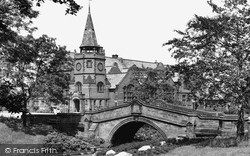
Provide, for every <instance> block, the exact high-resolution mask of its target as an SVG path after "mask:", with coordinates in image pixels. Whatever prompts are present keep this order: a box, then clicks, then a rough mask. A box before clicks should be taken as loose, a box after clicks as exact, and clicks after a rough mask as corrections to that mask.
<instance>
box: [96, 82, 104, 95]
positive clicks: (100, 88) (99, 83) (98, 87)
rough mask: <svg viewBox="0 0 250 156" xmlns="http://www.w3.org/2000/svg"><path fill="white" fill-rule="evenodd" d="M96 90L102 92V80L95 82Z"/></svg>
mask: <svg viewBox="0 0 250 156" xmlns="http://www.w3.org/2000/svg"><path fill="white" fill-rule="evenodd" d="M97 92H98V93H103V92H104V84H103V83H102V82H98V83H97Z"/></svg>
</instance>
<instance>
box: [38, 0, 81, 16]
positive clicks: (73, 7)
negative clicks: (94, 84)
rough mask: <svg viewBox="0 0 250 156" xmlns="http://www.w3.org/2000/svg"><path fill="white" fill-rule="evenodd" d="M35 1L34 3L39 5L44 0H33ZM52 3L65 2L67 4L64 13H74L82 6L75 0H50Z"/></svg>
mask: <svg viewBox="0 0 250 156" xmlns="http://www.w3.org/2000/svg"><path fill="white" fill-rule="evenodd" d="M33 1H36V5H37V6H40V5H41V2H44V0H33ZM52 1H53V2H54V3H59V4H65V5H66V6H67V9H66V14H72V15H75V14H76V13H77V12H78V11H79V10H80V9H81V8H82V7H81V6H80V5H79V4H77V3H76V2H75V0H52Z"/></svg>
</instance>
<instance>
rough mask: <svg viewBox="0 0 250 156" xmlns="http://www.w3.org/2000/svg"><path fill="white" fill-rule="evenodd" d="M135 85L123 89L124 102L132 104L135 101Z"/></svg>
mask: <svg viewBox="0 0 250 156" xmlns="http://www.w3.org/2000/svg"><path fill="white" fill-rule="evenodd" d="M133 88H134V86H133V85H131V84H130V85H128V86H124V87H123V94H124V99H123V100H124V102H131V101H132V100H133Z"/></svg>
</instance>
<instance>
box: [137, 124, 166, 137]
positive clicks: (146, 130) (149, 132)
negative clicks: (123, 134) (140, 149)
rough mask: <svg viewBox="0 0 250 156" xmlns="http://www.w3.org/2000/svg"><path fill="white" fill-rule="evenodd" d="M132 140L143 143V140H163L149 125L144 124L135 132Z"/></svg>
mask: <svg viewBox="0 0 250 156" xmlns="http://www.w3.org/2000/svg"><path fill="white" fill-rule="evenodd" d="M134 139H135V140H140V141H145V140H157V139H163V138H162V136H161V134H160V133H159V132H158V131H157V130H156V129H154V128H153V127H152V126H150V125H147V124H145V125H144V126H142V127H141V128H140V129H139V130H138V131H137V132H136V134H135V136H134Z"/></svg>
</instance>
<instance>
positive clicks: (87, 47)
mask: <svg viewBox="0 0 250 156" xmlns="http://www.w3.org/2000/svg"><path fill="white" fill-rule="evenodd" d="M74 78H75V82H74V83H75V90H74V94H73V95H72V102H73V106H75V108H72V109H73V110H75V112H84V111H98V110H99V109H102V108H104V107H106V106H107V105H108V101H109V95H108V88H109V87H110V83H109V82H108V80H107V78H106V69H105V51H104V49H103V47H101V46H100V45H99V44H98V43H97V39H96V35H95V29H94V25H93V21H92V17H91V13H90V7H89V11H88V17H87V22H86V25H85V29H84V34H83V39H82V43H81V45H80V53H76V54H75V56H74ZM78 100H80V102H79V101H78ZM77 101H78V102H77ZM77 103H80V106H79V109H77V108H78V104H77Z"/></svg>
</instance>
